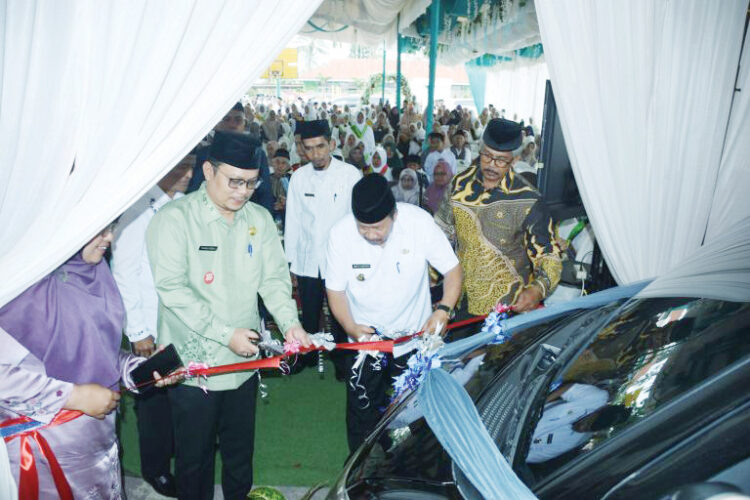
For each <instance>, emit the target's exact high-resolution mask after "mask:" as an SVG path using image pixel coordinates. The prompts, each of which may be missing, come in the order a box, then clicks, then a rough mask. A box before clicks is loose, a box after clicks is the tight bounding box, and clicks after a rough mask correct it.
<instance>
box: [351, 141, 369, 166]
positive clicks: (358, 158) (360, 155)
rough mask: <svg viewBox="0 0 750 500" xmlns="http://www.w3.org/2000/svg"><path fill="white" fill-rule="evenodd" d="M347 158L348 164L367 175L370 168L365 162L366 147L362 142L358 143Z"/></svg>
mask: <svg viewBox="0 0 750 500" xmlns="http://www.w3.org/2000/svg"><path fill="white" fill-rule="evenodd" d="M345 158H346V160H345V161H346V163H348V164H349V165H353V166H355V167H356V168H357V170H359V171H360V172H362V173H367V170H369V168H370V167H369V166H368V165H367V162H366V161H365V146H364V144H362V142H357V143H356V144H355V145H354V147H352V148H351V149H350V150H349V155H348V156H346V157H345Z"/></svg>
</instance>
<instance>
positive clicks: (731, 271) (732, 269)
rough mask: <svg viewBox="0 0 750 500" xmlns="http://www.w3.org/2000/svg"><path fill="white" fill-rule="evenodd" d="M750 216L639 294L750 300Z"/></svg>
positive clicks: (643, 295)
mask: <svg viewBox="0 0 750 500" xmlns="http://www.w3.org/2000/svg"><path fill="white" fill-rule="evenodd" d="M748 235H750V217H747V218H745V219H743V220H741V221H737V222H735V223H734V224H733V225H732V227H731V228H730V229H728V230H727V231H725V232H723V233H722V234H720V235H717V236H716V237H715V238H713V239H712V240H711V241H709V242H707V243H706V244H705V245H703V246H702V247H700V248H698V249H697V250H696V251H694V252H693V253H692V255H690V256H689V257H688V258H686V259H685V260H684V261H682V262H680V264H679V265H677V266H676V267H675V268H674V269H671V270H669V271H667V272H666V273H664V274H663V275H662V276H659V277H658V278H657V279H655V280H654V281H652V282H651V283H650V284H649V285H648V286H647V287H646V288H645V289H644V290H643V291H641V292H640V293H639V294H638V297H704V298H709V299H720V300H731V301H735V302H750V244H748V240H749V239H750V237H749V236H748Z"/></svg>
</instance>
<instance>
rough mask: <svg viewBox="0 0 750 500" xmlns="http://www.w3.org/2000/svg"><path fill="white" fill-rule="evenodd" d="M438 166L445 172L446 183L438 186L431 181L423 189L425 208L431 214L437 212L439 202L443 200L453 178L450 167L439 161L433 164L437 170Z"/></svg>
mask: <svg viewBox="0 0 750 500" xmlns="http://www.w3.org/2000/svg"><path fill="white" fill-rule="evenodd" d="M438 168H442V169H443V171H444V172H445V175H446V177H447V180H446V183H445V184H444V185H442V186H438V185H437V184H436V183H435V182H433V183H432V184H430V185H429V186H428V187H427V190H426V191H425V198H426V200H425V205H427V208H428V209H429V210H430V212H432V213H433V214H434V213H437V211H438V209H439V208H440V202H442V201H443V196H444V195H445V190H446V189H448V188H449V187H450V185H451V180H452V179H453V172H451V169H450V167H449V166H448V165H443V162H440V163H438V164H437V165H435V170H437V169H438ZM432 175H435V173H434V172H433V174H432Z"/></svg>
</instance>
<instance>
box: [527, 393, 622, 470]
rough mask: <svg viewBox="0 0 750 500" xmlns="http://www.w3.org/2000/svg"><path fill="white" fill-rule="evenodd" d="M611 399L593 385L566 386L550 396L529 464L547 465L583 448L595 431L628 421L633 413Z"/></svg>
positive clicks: (532, 441) (528, 458) (537, 428)
mask: <svg viewBox="0 0 750 500" xmlns="http://www.w3.org/2000/svg"><path fill="white" fill-rule="evenodd" d="M608 400H609V394H608V393H607V391H605V390H604V389H600V388H598V387H596V386H593V385H589V384H575V383H574V384H564V385H562V386H561V387H560V388H558V389H556V390H555V391H553V392H552V393H550V395H549V396H547V403H546V404H545V405H544V413H543V414H542V417H541V418H540V419H539V422H538V423H537V425H536V428H535V429H534V437H533V438H532V440H531V445H530V447H529V454H528V456H527V457H526V462H527V463H530V464H536V463H541V462H546V461H547V460H552V459H553V458H556V457H559V456H560V455H562V454H564V453H567V452H569V451H572V450H576V449H579V448H580V447H581V446H582V445H583V444H585V443H586V442H588V440H589V439H590V438H591V436H592V434H593V433H594V432H597V431H600V430H603V429H607V428H609V427H612V426H614V425H617V424H619V423H622V422H624V421H625V420H627V418H628V416H629V415H630V410H628V409H627V408H625V407H623V406H621V405H608V404H607V402H608Z"/></svg>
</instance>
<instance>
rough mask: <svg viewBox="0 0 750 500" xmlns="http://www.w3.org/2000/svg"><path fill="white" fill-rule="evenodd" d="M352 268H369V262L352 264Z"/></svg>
mask: <svg viewBox="0 0 750 500" xmlns="http://www.w3.org/2000/svg"><path fill="white" fill-rule="evenodd" d="M352 269H370V264H352Z"/></svg>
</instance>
